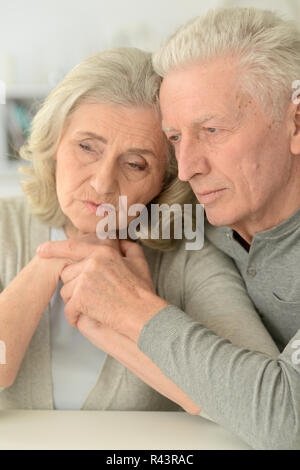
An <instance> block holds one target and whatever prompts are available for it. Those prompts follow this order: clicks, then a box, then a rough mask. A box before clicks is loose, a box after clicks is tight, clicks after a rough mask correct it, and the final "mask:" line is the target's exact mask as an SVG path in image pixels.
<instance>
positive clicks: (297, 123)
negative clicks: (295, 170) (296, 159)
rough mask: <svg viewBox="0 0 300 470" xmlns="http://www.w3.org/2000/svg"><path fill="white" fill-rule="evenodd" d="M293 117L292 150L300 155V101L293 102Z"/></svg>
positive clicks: (294, 153)
mask: <svg viewBox="0 0 300 470" xmlns="http://www.w3.org/2000/svg"><path fill="white" fill-rule="evenodd" d="M291 119H292V123H291V124H292V135H291V141H290V151H291V153H292V154H293V155H300V103H299V104H293V108H292V114H291Z"/></svg>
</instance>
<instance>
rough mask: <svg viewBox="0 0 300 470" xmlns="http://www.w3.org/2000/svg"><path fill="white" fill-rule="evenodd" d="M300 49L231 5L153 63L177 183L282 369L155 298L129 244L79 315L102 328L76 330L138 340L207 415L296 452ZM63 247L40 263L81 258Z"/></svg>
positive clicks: (267, 22)
mask: <svg viewBox="0 0 300 470" xmlns="http://www.w3.org/2000/svg"><path fill="white" fill-rule="evenodd" d="M299 51H300V33H299V32H298V31H297V30H296V28H295V27H294V26H293V25H292V24H290V23H289V22H285V21H283V20H281V19H280V18H278V17H277V16H276V15H275V14H274V13H271V12H267V11H260V10H256V9H239V8H234V9H228V10H226V9H218V10H215V11H211V12H209V13H208V14H207V15H206V16H204V17H203V18H201V17H200V18H196V19H195V20H193V21H191V22H190V23H189V24H187V25H186V26H183V27H182V28H181V29H180V30H179V31H178V32H177V33H176V34H175V35H173V36H172V37H171V38H170V39H169V41H168V42H167V43H166V45H165V46H164V47H163V48H162V49H161V50H160V51H159V52H158V53H157V54H156V55H155V56H154V66H155V68H156V70H157V71H158V73H159V74H161V76H162V77H164V78H163V82H162V88H161V109H162V125H163V128H164V131H165V133H166V135H167V136H168V138H169V140H170V141H171V142H172V143H173V145H174V147H175V151H176V157H177V160H178V171H179V178H180V179H181V180H184V181H188V182H189V183H190V184H191V187H192V189H193V191H194V192H195V194H196V196H197V198H198V200H199V202H200V203H201V204H204V206H205V212H206V217H207V221H208V222H207V226H206V236H207V237H208V238H209V239H210V240H211V241H212V242H213V243H214V244H215V245H216V246H217V247H219V248H220V249H221V250H223V251H224V252H225V253H227V254H228V255H229V256H231V257H232V258H233V259H234V260H235V262H236V264H237V267H238V269H239V270H240V272H241V275H242V276H243V279H244V281H245V284H246V286H247V289H248V292H249V295H250V297H251V299H252V300H253V302H254V304H255V305H256V308H257V310H258V311H259V312H260V314H261V316H262V319H263V321H264V323H265V325H266V326H267V328H268V330H269V332H270V333H271V335H272V337H273V338H274V340H275V341H276V343H277V345H278V347H279V349H280V355H279V356H278V358H277V360H274V359H272V358H270V357H267V356H266V355H264V354H262V353H258V352H250V351H248V350H246V349H240V348H238V347H236V346H234V345H232V344H231V343H230V342H229V341H227V340H224V339H222V338H219V337H218V336H217V335H215V334H214V333H212V332H211V331H209V330H207V329H206V328H204V327H202V326H201V325H199V324H197V323H195V322H193V321H192V320H191V319H190V318H189V317H188V316H187V315H186V314H185V313H184V312H182V311H181V310H179V309H178V308H176V307H174V306H172V305H169V304H168V303H167V302H165V301H164V300H163V299H160V298H158V297H157V296H156V295H155V293H153V290H152V289H151V281H150V280H149V277H148V275H147V270H146V265H145V260H144V258H143V255H142V252H141V250H140V247H139V246H136V245H134V244H131V243H130V242H124V247H123V248H124V255H125V256H124V258H121V257H120V256H119V255H114V254H113V253H112V251H111V250H106V251H105V247H102V252H101V253H102V255H103V260H102V262H101V260H99V255H98V258H97V259H98V264H97V263H96V265H97V270H98V271H99V272H100V271H101V276H99V292H100V291H101V285H102V284H101V282H105V284H103V286H104V285H105V295H103V294H102V296H101V293H98V296H99V302H100V299H101V311H102V313H101V314H100V313H99V312H98V311H97V309H96V306H95V311H94V312H92V311H88V312H86V311H85V312H84V313H85V314H86V315H88V316H90V317H91V318H94V319H96V320H98V321H99V322H101V323H102V324H104V325H106V327H105V326H101V325H98V324H97V325H98V327H99V330H98V331H96V330H97V328H96V326H95V325H94V326H93V325H91V324H87V317H86V315H85V316H82V317H80V318H79V321H78V327H79V328H82V331H83V332H84V333H85V334H86V335H88V334H89V332H90V336H91V337H92V336H94V338H95V337H96V336H97V335H98V337H99V338H100V336H101V334H102V343H101V341H100V340H99V343H100V344H102V345H103V344H105V339H103V336H105V334H106V333H107V334H108V336H107V338H108V340H110V341H111V344H113V342H114V341H115V343H114V344H115V346H114V347H115V349H117V348H118V346H117V344H118V343H117V341H118V338H119V340H120V341H121V342H120V343H119V345H121V344H123V343H122V341H125V343H124V351H125V349H126V341H130V342H131V344H132V343H135V344H137V345H138V348H139V349H140V350H141V351H142V352H143V353H144V354H145V355H147V356H148V358H150V359H151V360H152V361H153V362H154V363H155V364H156V365H157V366H158V367H159V368H160V370H161V371H162V372H163V373H164V374H165V375H166V376H167V377H169V378H170V379H171V380H172V381H173V382H174V383H175V384H177V386H179V388H180V389H181V390H183V391H184V392H185V393H186V394H187V395H188V396H189V397H190V398H191V400H193V402H194V403H195V404H197V405H198V406H200V407H201V408H203V409H204V410H205V412H206V413H208V415H209V416H210V417H211V418H212V419H214V420H215V421H216V422H218V423H220V424H222V425H223V426H224V427H227V428H228V429H230V430H232V431H233V432H234V433H235V434H237V435H239V436H240V437H241V438H242V439H244V440H245V441H246V442H248V443H249V444H250V445H251V446H253V447H255V448H258V449H279V448H280V449H300V185H299V180H300V107H299V104H298V100H296V99H295V98H296V97H295V96H293V92H294V91H295V90H294V89H293V88H292V84H293V83H294V81H295V80H297V79H300V53H299ZM294 95H295V94H294ZM292 97H293V98H294V99H293V100H292ZM67 243H68V242H66V244H65V245H52V246H50V245H47V246H45V247H44V253H45V256H70V257H72V256H73V257H75V258H76V257H77V259H81V258H83V257H84V256H85V255H86V254H87V253H88V252H89V248H88V247H87V246H85V247H84V246H80V244H78V245H76V243H73V244H72V245H71V246H69V245H67ZM98 253H99V252H98ZM96 265H95V266H96ZM108 265H109V268H107V266H108ZM67 269H70V268H67ZM106 270H107V273H108V274H107V275H105V272H106ZM145 273H146V274H145ZM76 275H77V273H75V274H74V276H71V278H72V277H74V279H73V280H72V281H70V284H71V291H72V292H74V294H73V295H72V296H70V297H71V298H70V301H69V302H68V304H67V307H66V313H67V314H68V316H69V318H73V320H71V321H73V324H76V321H77V318H78V312H80V311H81V309H82V299H84V283H83V282H82V280H81V281H80V285H77V290H76V289H75V287H76V282H77V281H76V279H77V278H76ZM103 276H104V277H105V276H106V277H105V281H104V280H102V279H103ZM67 281H68V279H66V285H68V282H67ZM78 282H79V281H78ZM85 282H88V280H87V279H86V281H85ZM132 283H134V284H135V287H136V288H135V292H134V293H133V292H132V289H131V286H132ZM117 288H118V296H117V298H115V297H114V289H117ZM75 291H76V292H75ZM78 291H81V303H80V301H79V297H80V296H79V294H78ZM216 295H217V293H216ZM90 310H93V309H90ZM241 313H242V312H241ZM75 319H76V320H75ZM80 322H82V324H81V326H80ZM101 329H102V330H101ZM101 331H102V332H101ZM109 331H111V332H113V333H112V335H111V336H109ZM116 335H117V336H116ZM118 335H119V336H118ZM120 348H121V346H119V349H120ZM111 349H112V353H113V352H114V351H113V347H112V348H111ZM118 354H119V356H121V355H122V352H121V351H119V353H118ZM118 354H117V353H116V354H115V355H118ZM131 366H132V368H134V359H132V364H131ZM136 369H138V365H136ZM195 412H196V411H195Z"/></svg>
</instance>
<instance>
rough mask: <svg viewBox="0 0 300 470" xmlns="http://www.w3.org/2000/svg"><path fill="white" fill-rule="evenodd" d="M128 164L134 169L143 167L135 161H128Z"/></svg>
mask: <svg viewBox="0 0 300 470" xmlns="http://www.w3.org/2000/svg"><path fill="white" fill-rule="evenodd" d="M128 165H129V166H130V168H133V169H134V170H140V171H143V170H144V169H145V167H144V166H141V165H138V164H137V163H133V162H129V163H128Z"/></svg>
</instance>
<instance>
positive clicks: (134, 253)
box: [120, 240, 144, 258]
mask: <svg viewBox="0 0 300 470" xmlns="http://www.w3.org/2000/svg"><path fill="white" fill-rule="evenodd" d="M120 248H121V252H122V254H123V256H124V257H125V258H137V257H139V256H142V257H143V258H144V251H143V248H142V247H141V246H140V245H139V244H138V243H136V242H131V241H128V240H120Z"/></svg>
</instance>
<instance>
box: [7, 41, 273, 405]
mask: <svg viewBox="0 0 300 470" xmlns="http://www.w3.org/2000/svg"><path fill="white" fill-rule="evenodd" d="M159 86H160V79H159V77H158V76H157V75H156V74H155V73H154V71H153V69H152V66H151V59H150V54H147V53H144V52H141V51H139V50H137V49H120V50H111V51H106V52H102V53H99V54H97V55H95V56H93V57H91V58H88V59H87V60H85V61H83V62H82V63H81V64H79V65H77V66H76V67H75V68H74V69H73V70H72V71H71V72H70V73H69V74H68V75H67V76H66V77H65V78H64V80H63V81H62V82H61V83H60V84H59V85H58V86H57V88H56V89H55V90H54V91H53V92H52V93H51V94H50V95H49V97H48V98H47V99H46V101H45V103H44V104H43V106H42V107H41V109H40V111H39V112H38V113H37V115H36V117H35V119H34V121H33V125H32V131H31V135H30V138H29V140H28V142H27V144H26V145H25V146H24V148H23V149H22V150H21V156H22V157H23V158H25V159H27V160H30V161H31V162H32V166H31V167H30V168H27V170H26V171H27V173H29V176H30V178H29V179H28V180H27V181H25V182H24V183H23V190H24V193H25V196H26V197H23V196H22V197H15V198H3V199H2V200H1V201H0V210H1V220H0V227H1V228H0V243H1V250H0V291H1V294H0V340H1V341H2V344H5V347H6V363H5V364H3V363H2V364H0V386H1V389H0V391H1V393H0V408H1V409H6V408H23V409H26V408H27V409H82V410H91V409H92V410H101V409H111V410H178V409H179V407H178V404H183V406H184V408H185V409H187V410H190V409H192V405H191V401H189V399H188V397H186V396H185V395H184V393H183V392H181V390H179V389H178V388H176V386H175V385H172V387H169V385H170V382H169V381H168V379H167V378H166V377H165V376H163V374H162V373H161V372H160V371H159V369H158V368H157V367H156V366H155V365H154V364H153V363H152V362H151V361H150V360H148V359H147V358H146V357H144V356H143V355H142V353H140V352H139V351H138V349H137V348H136V349H134V347H133V348H132V349H131V354H133V355H135V358H136V357H138V358H139V364H140V366H139V367H137V366H136V364H137V362H136V361H135V369H133V372H135V373H136V374H138V375H139V376H140V377H141V378H142V379H143V381H142V380H140V378H138V377H137V376H136V375H135V374H133V373H132V372H131V371H129V370H128V368H126V367H124V365H122V364H121V363H120V362H123V363H124V364H125V365H127V366H128V367H130V363H131V362H130V358H128V357H121V356H120V357H118V359H119V360H120V362H118V361H116V360H115V359H114V358H113V357H111V356H110V355H108V354H106V353H105V352H104V351H103V350H101V349H100V348H99V347H97V346H99V344H97V341H95V344H96V346H95V345H94V344H92V342H91V341H89V339H87V338H86V337H85V336H83V335H82V334H81V332H80V331H79V330H78V329H77V328H73V327H72V326H71V325H70V324H69V323H68V321H67V319H66V317H65V313H64V307H65V305H64V301H63V298H65V296H66V294H65V296H64V297H63V298H62V296H61V295H60V291H62V292H63V288H64V287H63V280H64V278H63V276H62V272H64V271H66V269H65V268H66V267H68V265H71V264H72V263H73V262H74V260H72V259H70V258H63V259H58V258H51V259H42V258H40V257H39V256H37V255H36V249H37V247H38V245H40V244H41V243H43V242H46V241H57V240H58V241H59V240H66V239H70V240H72V239H76V240H83V241H85V242H86V243H88V244H91V243H92V244H93V245H95V247H97V246H98V245H99V244H100V245H101V244H103V243H108V244H110V245H111V247H112V249H114V250H120V246H119V240H118V239H112V240H106V241H101V240H99V239H98V238H97V237H96V235H95V232H96V229H97V224H98V223H99V221H100V220H102V219H103V217H104V216H105V215H106V211H109V207H111V206H108V204H110V205H112V206H114V207H115V208H116V211H117V212H118V199H119V197H120V196H126V197H127V200H128V206H131V205H132V204H144V205H149V204H150V203H152V202H156V203H158V204H159V203H160V202H165V203H169V204H173V203H179V204H182V203H184V202H185V203H186V202H189V201H192V196H191V191H190V189H189V187H188V186H186V185H185V184H184V183H180V182H179V181H178V180H177V178H176V164H175V160H174V158H173V155H172V153H171V151H170V149H169V147H168V144H167V142H166V139H165V137H164V135H163V133H162V131H161V127H160V115H159V108H158V91H159ZM99 207H100V208H102V215H99V212H98V209H99ZM132 219H133V217H131V218H130V217H129V218H128V223H129V222H130V221H131V220H132ZM120 228H121V227H119V226H117V233H118V234H119V231H120ZM138 243H142V246H143V250H144V253H145V256H146V258H147V261H148V263H149V273H150V275H151V278H152V281H153V288H154V289H156V291H157V292H158V293H159V295H160V296H161V297H163V298H164V299H167V300H168V301H169V302H170V303H172V304H175V305H178V306H179V307H184V308H185V311H186V312H188V313H190V315H191V316H192V317H193V318H194V319H195V320H197V321H199V322H201V323H203V324H205V325H206V326H207V327H208V328H211V329H212V330H214V331H215V332H216V333H218V334H219V335H221V336H224V337H226V338H228V339H229V340H230V341H232V342H233V343H235V344H237V345H240V346H244V347H248V348H250V349H254V350H259V351H263V352H265V353H267V354H270V355H271V356H276V354H277V353H278V351H277V348H276V346H275V345H274V343H273V341H272V340H271V338H270V336H269V335H268V333H267V332H266V330H265V329H264V327H263V325H262V323H261V321H260V318H259V316H258V314H257V313H256V312H255V310H254V308H253V305H252V303H251V301H250V300H249V299H248V297H247V294H246V291H245V288H244V285H243V282H242V281H241V278H240V276H239V274H238V272H237V270H236V268H235V267H234V265H233V263H232V262H231V261H230V260H229V259H228V258H226V257H225V255H223V254H221V253H220V252H218V251H217V250H216V249H215V248H214V247H213V246H212V245H210V244H209V243H208V242H205V245H204V247H203V249H202V250H200V251H198V252H194V251H187V250H185V245H184V243H183V242H179V245H177V244H174V240H173V239H171V240H168V241H166V240H141V241H139V242H138ZM171 248H175V249H173V250H172V249H171ZM67 269H68V268H67ZM218 293H220V294H222V295H221V298H222V303H221V302H220V301H218ZM115 295H116V296H118V292H116V293H115ZM224 299H226V302H225V303H224ZM98 308H99V309H101V305H99V306H98ZM240 311H243V313H244V317H243V319H242V321H241V318H240V317H239V314H238V313H239V312H240ZM243 325H245V326H243ZM90 327H91V325H89V328H90ZM89 331H90V330H89ZM86 336H90V339H92V336H93V335H92V333H91V334H90V335H86ZM112 339H113V338H112ZM117 355H118V354H116V356H117ZM145 382H148V383H151V384H153V383H154V382H155V383H154V386H155V387H156V388H157V390H159V391H161V392H162V393H164V394H165V395H167V396H168V397H169V398H170V399H171V400H170V399H169V398H166V397H165V396H163V395H162V394H160V393H158V392H157V391H155V390H154V389H153V388H151V387H149V386H148V385H146V383H145ZM168 387H169V388H168ZM170 390H171V391H170ZM177 403H178V404H177ZM189 407H190V408H189ZM180 409H181V408H180Z"/></svg>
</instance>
